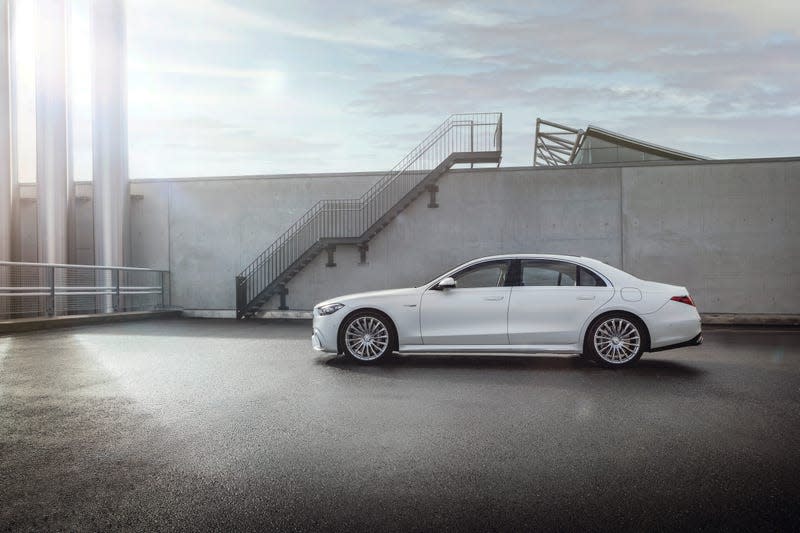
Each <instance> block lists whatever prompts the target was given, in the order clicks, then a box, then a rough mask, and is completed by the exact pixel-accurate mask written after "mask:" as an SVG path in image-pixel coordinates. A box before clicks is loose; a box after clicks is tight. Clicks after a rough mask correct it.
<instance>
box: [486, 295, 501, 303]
mask: <svg viewBox="0 0 800 533" xmlns="http://www.w3.org/2000/svg"><path fill="white" fill-rule="evenodd" d="M503 298H505V296H486V297H485V298H484V300H485V301H487V302H499V301H501V300H502V299H503Z"/></svg>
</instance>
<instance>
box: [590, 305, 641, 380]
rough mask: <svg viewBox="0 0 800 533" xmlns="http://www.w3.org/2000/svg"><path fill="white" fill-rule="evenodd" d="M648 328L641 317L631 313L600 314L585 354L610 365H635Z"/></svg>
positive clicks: (605, 364) (592, 328)
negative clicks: (635, 317) (645, 328)
mask: <svg viewBox="0 0 800 533" xmlns="http://www.w3.org/2000/svg"><path fill="white" fill-rule="evenodd" d="M644 340H645V330H644V326H643V325H642V323H641V322H640V321H639V320H636V319H634V318H632V317H630V316H628V315H623V314H613V315H606V316H603V317H600V318H599V319H598V320H596V321H595V322H594V324H592V327H590V328H589V333H588V335H587V338H586V346H585V347H584V354H586V353H588V354H589V355H591V356H592V357H593V358H594V359H595V360H596V361H597V362H598V363H600V364H601V365H603V366H605V367H609V368H620V367H625V366H630V365H632V364H634V363H635V362H636V361H638V360H639V358H640V357H641V356H642V353H643V352H644Z"/></svg>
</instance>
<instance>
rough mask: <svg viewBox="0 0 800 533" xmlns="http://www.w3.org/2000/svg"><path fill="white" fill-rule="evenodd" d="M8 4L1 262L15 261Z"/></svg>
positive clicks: (0, 71) (2, 83)
mask: <svg viewBox="0 0 800 533" xmlns="http://www.w3.org/2000/svg"><path fill="white" fill-rule="evenodd" d="M9 9H10V6H9V2H8V0H0V261H11V236H12V233H11V228H12V225H13V220H14V218H13V216H12V212H13V211H12V208H13V204H12V177H11V176H12V173H11V74H10V72H11V54H10V50H11V45H10V43H11V40H10V37H11V31H10V30H11V26H10V13H9Z"/></svg>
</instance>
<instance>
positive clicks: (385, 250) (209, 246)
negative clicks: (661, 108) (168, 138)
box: [21, 159, 800, 314]
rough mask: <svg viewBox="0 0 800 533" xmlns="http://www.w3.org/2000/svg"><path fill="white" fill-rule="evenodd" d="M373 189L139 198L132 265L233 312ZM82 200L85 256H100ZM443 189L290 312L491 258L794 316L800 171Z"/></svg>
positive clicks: (326, 272) (763, 166) (312, 183)
mask: <svg viewBox="0 0 800 533" xmlns="http://www.w3.org/2000/svg"><path fill="white" fill-rule="evenodd" d="M379 176H380V175H379V174H353V175H325V176H323V175H304V176H277V177H269V176H268V177H252V178H228V179H224V178H220V179H191V180H168V181H140V182H134V183H133V184H132V191H131V192H132V198H131V239H132V258H133V259H132V264H133V265H134V266H146V267H153V268H168V269H169V270H170V271H171V273H172V302H173V304H175V305H179V306H183V307H185V308H187V309H228V310H230V309H232V308H233V307H234V302H235V298H234V290H233V287H234V282H233V280H234V276H235V275H236V274H237V273H238V272H239V271H241V270H242V268H243V267H244V266H246V265H247V263H249V262H250V261H251V260H252V259H253V258H254V257H255V256H256V255H257V254H258V253H259V252H260V251H261V250H263V249H264V248H266V247H267V246H268V245H269V244H270V243H271V242H272V241H273V240H274V239H275V238H276V237H277V236H278V235H279V234H280V233H282V232H283V231H284V230H285V229H286V228H287V227H289V226H290V225H291V224H292V223H293V222H294V221H295V220H296V219H297V218H298V217H300V216H301V215H302V214H303V213H304V212H305V211H306V210H307V209H308V208H309V207H311V206H312V205H313V204H314V203H315V202H316V201H318V200H320V199H323V198H355V197H358V196H360V194H361V193H362V192H363V191H365V190H366V189H367V188H368V187H369V186H370V185H371V184H372V183H374V182H375V180H376V179H377V178H378V177H379ZM82 187H84V186H83V185H79V186H78V196H79V201H78V202H77V203H76V205H77V207H76V218H77V220H78V243H79V250H91V238H90V235H91V224H90V217H91V209H92V208H91V199H90V198H89V197H88V196H90V195H91V191H90V189H89V188H88V187H87V188H86V189H82ZM439 187H440V191H439V193H438V203H439V207H438V208H428V207H427V204H428V197H427V195H423V196H421V197H420V198H419V199H417V201H416V202H415V203H414V204H412V205H411V206H410V207H409V208H408V209H407V210H406V211H404V212H403V213H402V214H401V215H400V216H399V217H398V218H397V219H395V220H394V221H393V222H392V224H390V225H389V226H388V227H387V228H386V229H385V230H384V231H383V232H381V233H380V234H379V235H378V236H376V237H375V238H374V239H373V241H372V242H370V243H369V246H370V249H369V251H368V253H367V263H366V264H365V265H361V264H359V253H358V250H357V248H356V247H354V246H340V247H339V248H338V249H337V251H336V263H337V266H336V267H333V268H330V267H326V266H325V263H326V257H325V256H324V254H323V255H321V256H319V257H317V258H316V259H315V260H314V261H313V262H312V263H311V264H310V265H308V267H306V269H305V270H304V271H303V272H301V273H300V274H298V275H297V276H296V277H295V278H294V279H293V280H292V282H291V283H290V284H289V295H288V297H287V303H288V304H289V306H290V307H291V308H293V309H309V308H310V307H311V306H312V305H313V304H314V303H316V302H318V301H320V300H322V299H325V298H328V297H333V296H336V295H339V294H343V293H347V292H353V291H360V290H369V289H380V288H388V287H400V286H408V285H416V284H420V283H423V282H425V281H427V280H429V279H431V278H433V277H434V276H435V275H437V274H439V273H440V272H442V271H444V270H445V269H447V268H449V267H451V266H453V265H456V264H458V263H460V262H462V261H465V260H467V259H471V258H473V257H477V256H481V255H489V254H495V253H505V252H551V253H567V254H578V255H587V256H591V257H595V258H597V259H601V260H603V261H606V262H607V263H609V264H611V265H614V266H618V267H622V268H624V269H625V270H627V271H629V272H631V273H632V274H634V275H637V276H640V277H642V278H645V279H652V280H656V281H664V282H668V283H676V284H681V285H685V286H687V287H688V288H689V290H690V291H691V293H692V295H693V296H694V297H695V298H696V300H697V302H698V305H699V307H700V309H701V311H702V312H709V313H795V314H797V313H800V267H798V264H800V234H799V231H800V230H798V228H800V208H798V206H797V205H796V202H797V201H798V200H800V159H782V160H757V161H750V162H745V161H741V162H699V163H694V162H692V163H679V164H674V163H652V164H648V165H647V166H642V165H616V166H608V167H599V166H592V167H581V168H576V167H573V168H570V169H539V168H537V169H533V168H515V169H475V170H454V171H450V172H448V173H447V174H445V175H444V176H443V177H442V179H441V180H440V181H439ZM82 190H85V193H83V195H82V192H81V191H82ZM23 196H27V197H31V196H32V195H31V193H30V191H27V193H26V194H23ZM33 196H34V197H35V192H34V193H33ZM81 198H83V199H81ZM35 206H36V204H35V202H33V201H30V200H28V201H27V202H23V204H22V207H23V211H24V212H23V213H22V215H23V216H22V218H23V223H22V226H23V227H22V232H23V234H24V235H23V236H21V237H22V239H23V241H24V240H25V239H30V238H33V239H34V240H35V233H36V232H35V228H34V229H33V230H32V231H31V230H30V224H31V221H33V223H34V224H35V220H36V215H35ZM84 211H85V212H84ZM26 228H27V229H26ZM26 232H27V233H26ZM31 235H33V237H31ZM23 248H24V249H27V248H31V245H30V244H25V245H24V246H23ZM32 250H34V253H35V242H34V243H33V245H32ZM84 255H85V254H84ZM79 256H80V255H79ZM28 259H30V257H28ZM87 262H91V261H87ZM277 305H278V301H277V298H273V300H271V301H270V302H268V304H267V308H273V307H277Z"/></svg>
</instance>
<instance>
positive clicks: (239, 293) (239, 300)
mask: <svg viewBox="0 0 800 533" xmlns="http://www.w3.org/2000/svg"><path fill="white" fill-rule="evenodd" d="M246 279H247V278H245V277H244V276H236V320H240V319H241V318H243V317H244V306H245V304H246V303H247V302H245V300H246V299H247V293H246V291H247V286H246V285H245V283H244V282H245V280H246Z"/></svg>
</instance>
